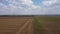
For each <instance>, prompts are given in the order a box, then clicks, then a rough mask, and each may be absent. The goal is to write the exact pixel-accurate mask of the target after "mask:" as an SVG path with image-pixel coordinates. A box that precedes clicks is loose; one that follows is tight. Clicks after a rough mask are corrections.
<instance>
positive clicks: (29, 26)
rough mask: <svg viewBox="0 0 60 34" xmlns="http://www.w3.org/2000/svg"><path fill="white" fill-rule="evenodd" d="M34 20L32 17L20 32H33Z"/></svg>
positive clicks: (31, 33)
mask: <svg viewBox="0 0 60 34" xmlns="http://www.w3.org/2000/svg"><path fill="white" fill-rule="evenodd" d="M33 28H34V27H33V20H32V19H31V20H30V22H29V24H28V25H27V26H26V27H25V28H24V29H23V31H22V32H20V34H33V33H34V30H33Z"/></svg>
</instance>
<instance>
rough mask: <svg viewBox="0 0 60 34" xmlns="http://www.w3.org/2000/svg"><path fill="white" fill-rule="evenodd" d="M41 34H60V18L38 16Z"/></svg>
mask: <svg viewBox="0 0 60 34" xmlns="http://www.w3.org/2000/svg"><path fill="white" fill-rule="evenodd" d="M37 18H38V20H39V23H40V24H41V28H42V29H41V28H40V30H39V31H41V33H42V34H60V16H39V17H37Z"/></svg>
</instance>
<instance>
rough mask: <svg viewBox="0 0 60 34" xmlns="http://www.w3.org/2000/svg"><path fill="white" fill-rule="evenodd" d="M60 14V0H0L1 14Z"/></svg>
mask: <svg viewBox="0 0 60 34" xmlns="http://www.w3.org/2000/svg"><path fill="white" fill-rule="evenodd" d="M54 14H55V15H56V14H60V0H0V15H54Z"/></svg>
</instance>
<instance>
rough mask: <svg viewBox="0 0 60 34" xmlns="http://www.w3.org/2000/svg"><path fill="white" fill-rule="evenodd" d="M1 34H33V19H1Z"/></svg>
mask: <svg viewBox="0 0 60 34" xmlns="http://www.w3.org/2000/svg"><path fill="white" fill-rule="evenodd" d="M0 34H33V18H32V17H0Z"/></svg>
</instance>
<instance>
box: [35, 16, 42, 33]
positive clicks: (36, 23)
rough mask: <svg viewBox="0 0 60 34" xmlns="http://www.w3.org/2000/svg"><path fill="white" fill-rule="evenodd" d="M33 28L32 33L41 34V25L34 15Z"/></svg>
mask: <svg viewBox="0 0 60 34" xmlns="http://www.w3.org/2000/svg"><path fill="white" fill-rule="evenodd" d="M34 21H35V24H34V28H35V32H34V34H42V31H41V30H40V28H42V25H41V24H40V22H39V20H38V18H37V17H34Z"/></svg>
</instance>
